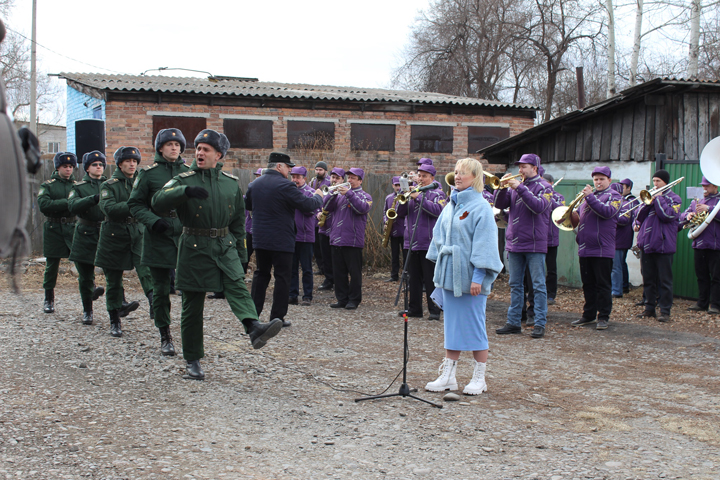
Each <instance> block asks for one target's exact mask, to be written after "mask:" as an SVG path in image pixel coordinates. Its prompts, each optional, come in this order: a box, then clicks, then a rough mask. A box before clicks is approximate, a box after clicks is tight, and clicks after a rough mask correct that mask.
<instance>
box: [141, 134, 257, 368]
mask: <svg viewBox="0 0 720 480" xmlns="http://www.w3.org/2000/svg"><path fill="white" fill-rule="evenodd" d="M201 133H202V132H201ZM196 144H197V140H196ZM188 187H202V188H204V189H206V190H207V191H208V192H209V194H210V196H209V197H208V198H206V199H199V198H189V197H188V196H187V194H186V189H187V188H188ZM152 206H153V208H154V209H155V210H156V211H168V210H171V209H173V208H176V209H177V213H178V218H179V219H180V221H181V222H182V225H183V227H184V228H183V233H182V236H181V237H180V243H179V252H178V261H177V277H176V278H177V280H176V282H177V287H178V288H180V289H181V290H182V291H183V311H182V316H181V334H182V345H183V356H184V358H185V360H187V361H188V362H191V361H195V360H199V359H200V358H202V357H203V356H204V354H205V353H204V348H203V309H204V304H205V292H222V291H224V292H225V297H226V298H227V301H228V304H229V305H230V308H231V309H232V311H233V313H234V314H235V316H236V317H237V318H238V319H239V320H240V321H242V322H243V325H244V326H245V329H246V332H247V331H249V328H250V325H252V323H251V322H252V321H257V319H258V316H257V312H256V311H255V306H254V304H253V302H252V298H251V297H250V292H248V290H247V287H246V286H245V282H244V281H243V279H244V276H245V272H244V271H243V268H242V262H245V261H247V251H246V246H245V205H244V201H243V193H242V190H241V189H240V187H239V185H238V183H237V177H234V176H233V175H230V174H228V173H226V172H223V171H222V164H221V163H218V164H217V166H216V167H215V168H214V169H208V170H202V169H199V168H198V167H197V166H196V165H195V164H193V166H192V167H191V169H190V171H189V172H186V173H182V174H180V175H178V176H177V177H175V178H173V179H172V180H171V181H169V182H168V183H167V184H166V185H165V186H164V187H163V189H162V190H160V191H159V192H158V193H157V194H156V195H155V196H154V198H153V202H152ZM263 344H264V343H263Z"/></svg>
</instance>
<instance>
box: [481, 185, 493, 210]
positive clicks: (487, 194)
mask: <svg viewBox="0 0 720 480" xmlns="http://www.w3.org/2000/svg"><path fill="white" fill-rule="evenodd" d="M482 196H483V198H484V199H485V200H487V201H488V203H489V204H490V206H493V205H494V204H495V193H493V192H488V191H487V190H485V189H483V191H482Z"/></svg>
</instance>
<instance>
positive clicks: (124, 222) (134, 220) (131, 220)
mask: <svg viewBox="0 0 720 480" xmlns="http://www.w3.org/2000/svg"><path fill="white" fill-rule="evenodd" d="M105 221H106V222H110V223H119V224H121V225H129V224H131V223H138V221H137V218H135V217H127V218H125V219H124V220H113V219H111V218H110V217H105Z"/></svg>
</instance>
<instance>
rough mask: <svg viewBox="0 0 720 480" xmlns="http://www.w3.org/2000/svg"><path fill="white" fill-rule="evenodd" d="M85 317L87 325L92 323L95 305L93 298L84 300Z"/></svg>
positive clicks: (83, 320) (84, 322)
mask: <svg viewBox="0 0 720 480" xmlns="http://www.w3.org/2000/svg"><path fill="white" fill-rule="evenodd" d="M82 303H83V318H82V322H83V324H85V325H92V323H93V305H92V300H83V302H82Z"/></svg>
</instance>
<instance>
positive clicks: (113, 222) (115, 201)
mask: <svg viewBox="0 0 720 480" xmlns="http://www.w3.org/2000/svg"><path fill="white" fill-rule="evenodd" d="M137 176H138V173H137V172H136V173H135V176H134V177H133V178H127V177H126V176H125V174H124V173H123V172H122V171H121V170H120V168H117V169H116V170H115V173H113V175H112V177H111V178H110V180H108V181H107V182H105V183H103V184H102V185H100V203H99V206H100V210H102V212H103V213H104V214H105V221H104V222H103V224H102V227H101V228H100V239H99V241H98V245H97V253H96V255H95V265H96V266H98V267H101V268H102V269H103V270H104V271H105V280H106V282H107V290H106V292H105V296H106V298H105V300H106V303H107V309H108V312H111V311H113V310H117V309H120V308H121V307H122V306H123V305H122V304H123V284H122V275H123V271H124V270H132V269H133V268H135V269H136V271H137V274H138V278H139V279H140V284H141V285H142V288H143V291H144V292H145V295H146V296H147V295H148V293H150V292H152V279H151V276H150V268H149V267H147V266H145V265H141V262H140V255H141V252H142V237H143V231H144V230H145V226H144V225H142V224H139V223H138V222H137V220H136V219H135V218H133V217H132V215H131V214H130V209H129V208H128V205H127V201H128V198H130V192H131V191H132V184H133V181H134V179H135V178H136V177H137Z"/></svg>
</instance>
